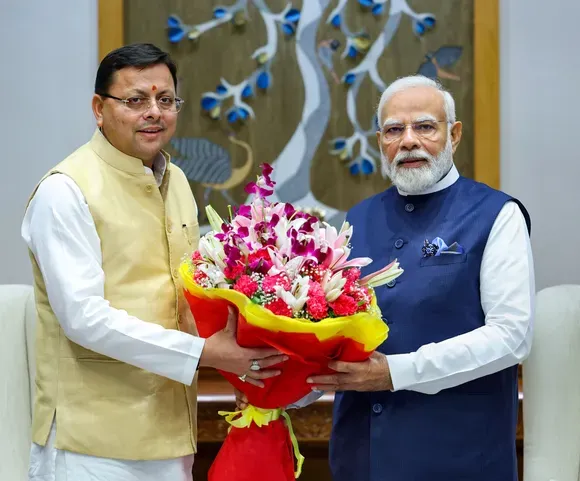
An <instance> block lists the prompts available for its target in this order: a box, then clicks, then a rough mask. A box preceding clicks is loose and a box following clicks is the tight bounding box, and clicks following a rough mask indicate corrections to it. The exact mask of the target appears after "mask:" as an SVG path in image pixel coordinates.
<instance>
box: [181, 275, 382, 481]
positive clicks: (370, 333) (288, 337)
mask: <svg viewBox="0 0 580 481" xmlns="http://www.w3.org/2000/svg"><path fill="white" fill-rule="evenodd" d="M182 278H183V280H184V284H185V289H184V293H185V297H186V299H187V301H188V303H189V306H190V309H191V312H192V314H193V316H194V318H195V320H196V325H197V328H198V331H199V335H200V336H201V337H204V338H207V337H209V336H211V335H212V334H214V333H215V332H217V331H220V330H222V329H223V328H224V327H225V325H226V322H227V317H228V305H232V306H235V308H236V309H237V311H238V327H237V342H238V344H239V345H240V346H243V347H249V348H256V347H273V348H275V349H278V350H279V351H280V352H282V353H284V354H287V355H288V356H289V358H290V359H289V360H288V361H286V362H283V363H281V364H280V365H278V366H276V368H277V369H280V370H281V371H282V374H280V375H279V376H276V377H274V378H270V379H266V380H264V384H265V387H263V388H259V387H256V386H253V385H252V384H249V383H247V382H244V381H241V380H240V379H239V378H238V377H237V376H236V375H235V374H232V373H227V372H221V371H220V373H221V374H222V375H223V376H224V377H225V378H226V379H227V380H228V381H229V382H230V383H231V384H232V385H233V386H235V387H236V388H237V389H239V390H240V391H242V392H243V393H245V394H246V396H247V398H248V401H249V404H250V405H251V406H250V411H251V412H246V413H244V412H241V413H236V414H235V415H234V413H229V420H228V421H229V422H230V424H232V425H233V427H232V428H231V429H230V431H229V434H228V436H227V437H226V439H225V441H224V444H223V446H222V448H221V450H220V452H219V453H218V456H217V458H216V459H215V461H214V464H213V465H212V468H211V470H210V473H209V478H208V479H209V481H257V480H258V481H260V480H263V481H266V480H267V481H291V480H293V479H295V477H297V476H298V475H299V472H300V468H301V461H300V458H301V456H300V455H299V453H298V452H297V445H296V440H295V437H294V436H293V433H292V429H291V424H290V423H289V418H288V415H287V414H286V413H285V411H284V410H283V408H284V407H285V406H288V405H289V404H292V403H295V402H297V401H298V400H300V399H302V398H303V397H304V396H306V395H307V394H309V393H311V392H312V389H311V385H310V384H308V383H307V382H306V379H307V378H308V377H309V376H311V375H317V374H327V373H330V372H332V371H331V370H330V369H329V368H328V363H329V361H331V360H341V361H364V360H365V359H367V358H368V357H369V356H370V354H371V353H372V352H373V351H374V349H376V347H378V346H379V345H380V344H381V343H382V342H383V341H384V340H385V339H386V337H387V333H388V328H387V326H386V324H385V323H384V322H383V321H382V319H381V316H380V311H379V310H378V308H377V307H376V301H375V299H374V298H373V310H372V312H369V313H358V314H355V315H353V316H348V317H337V318H329V319H325V320H322V321H319V322H313V321H310V320H307V319H293V318H288V317H285V316H278V315H275V314H273V313H272V312H270V311H269V310H267V309H265V308H263V307H262V306H259V305H257V304H254V303H252V302H251V301H250V300H249V299H248V298H247V297H246V296H244V295H243V294H241V293H240V292H237V291H234V290H231V289H203V288H201V287H200V286H198V285H197V284H195V282H194V281H193V280H192V279H191V274H190V273H188V272H187V268H186V267H182ZM254 408H261V409H259V410H258V411H259V412H257V413H256V412H254ZM280 408H281V409H280ZM268 410H272V412H269V411H268ZM220 414H228V413H220ZM268 417H269V419H270V421H269V422H267V424H266V422H264V421H263V419H262V418H268ZM236 418H239V419H237V421H236V420H235V419H236ZM242 418H243V419H242ZM226 419H227V418H226ZM261 420H262V422H264V424H262V426H261V427H260V426H259V424H260V421H261ZM232 421H233V422H232ZM252 421H253V422H252ZM236 423H237V425H238V426H239V427H236ZM246 426H247V427H246ZM294 456H296V457H297V458H298V459H299V462H298V469H297V472H296V469H295V465H294Z"/></svg>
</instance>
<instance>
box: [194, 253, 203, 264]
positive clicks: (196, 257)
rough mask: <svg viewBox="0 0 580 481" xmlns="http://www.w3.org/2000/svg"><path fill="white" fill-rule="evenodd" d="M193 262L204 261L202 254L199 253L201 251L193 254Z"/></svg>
mask: <svg viewBox="0 0 580 481" xmlns="http://www.w3.org/2000/svg"><path fill="white" fill-rule="evenodd" d="M191 260H192V261H193V262H196V261H202V260H203V257H201V254H200V253H199V251H195V252H194V253H193V254H192V256H191Z"/></svg>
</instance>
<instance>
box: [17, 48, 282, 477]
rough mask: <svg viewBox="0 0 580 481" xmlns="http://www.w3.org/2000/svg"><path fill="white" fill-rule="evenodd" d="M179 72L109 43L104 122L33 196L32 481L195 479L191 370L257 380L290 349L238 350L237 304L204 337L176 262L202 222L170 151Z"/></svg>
mask: <svg viewBox="0 0 580 481" xmlns="http://www.w3.org/2000/svg"><path fill="white" fill-rule="evenodd" d="M176 71H177V68H176V66H175V63H174V62H173V61H172V60H171V58H170V57H169V55H168V54H167V53H165V52H163V51H161V50H159V49H158V48H157V47H155V46H153V45H150V44H136V45H129V46H125V47H122V48H120V49H117V50H115V51H113V52H111V53H110V54H109V55H107V56H106V57H105V58H104V59H103V61H102V62H101V64H100V66H99V69H98V72H97V76H96V82H95V95H94V97H93V100H92V108H93V112H94V115H95V118H96V122H97V126H98V128H97V129H96V131H95V133H94V135H93V137H92V139H91V140H90V141H89V142H88V143H87V144H85V145H83V146H82V147H80V148H79V149H78V150H76V151H75V152H73V153H72V154H71V155H70V156H68V157H67V158H66V159H65V160H63V161H62V162H60V163H59V164H58V165H56V166H55V167H54V168H52V169H51V170H50V171H49V172H48V173H47V174H46V175H45V176H44V177H43V178H42V179H41V181H40V182H39V183H38V185H37V186H36V188H35V189H34V192H33V193H32V195H31V197H30V200H29V204H28V206H27V210H26V214H25V218H24V221H23V224H22V236H23V238H24V240H25V241H26V243H27V245H28V247H29V251H30V259H31V263H32V269H33V274H34V288H35V300H36V308H37V331H36V332H37V340H36V341H37V344H36V382H35V386H36V389H35V395H34V398H35V399H34V414H33V427H32V448H31V459H30V470H29V480H30V481H40V480H42V481H65V480H67V481H71V480H74V481H89V480H94V479H98V480H99V481H129V480H131V481H134V480H137V479H138V480H139V481H165V480H167V481H188V480H191V477H192V464H193V455H194V453H195V451H196V422H197V419H196V412H197V410H196V403H197V399H196V398H197V390H196V381H197V375H196V371H197V368H198V367H199V366H208V367H213V368H217V369H221V370H224V371H229V372H233V373H235V374H237V375H244V374H245V375H246V378H245V379H246V380H247V381H248V382H251V383H253V384H256V385H259V386H260V385H263V384H262V381H261V379H265V378H267V377H271V376H274V375H277V374H278V371H276V370H274V369H267V368H269V367H271V366H274V365H275V364H278V363H280V362H282V361H283V360H285V357H284V356H282V355H280V353H278V352H277V351H275V350H273V349H243V348H241V347H239V346H238V345H237V343H236V341H235V327H236V323H235V316H234V313H232V312H230V318H229V320H228V324H227V326H226V328H225V329H224V330H223V331H221V332H218V333H216V334H215V335H213V336H211V337H210V338H208V339H202V338H200V337H198V335H197V330H196V328H195V324H194V320H193V318H192V316H191V313H190V312H189V309H188V306H187V303H186V302H185V300H184V298H183V294H182V291H181V288H180V283H179V275H178V267H179V264H180V261H181V259H182V258H183V256H184V255H187V254H189V253H191V252H192V251H193V250H194V249H195V248H196V247H197V242H198V240H199V225H198V220H197V214H198V211H197V206H196V203H195V200H194V198H193V196H192V193H191V189H190V187H189V183H188V181H187V179H186V177H185V175H184V174H183V172H182V171H181V170H180V169H179V168H178V167H177V166H175V165H173V164H171V163H170V158H169V155H168V154H167V153H166V152H164V151H163V150H162V149H163V147H164V146H165V145H166V144H167V143H168V141H169V140H170V138H171V136H172V135H173V134H174V132H175V128H176V123H177V116H178V112H179V111H180V109H181V107H182V105H183V100H181V99H180V98H179V97H177V95H176V90H177V80H176V79H177V75H176ZM253 361H258V362H257V365H258V366H259V367H260V368H261V369H260V370H258V371H255V370H251V369H250V366H251V365H252V362H253ZM254 364H255V363H254Z"/></svg>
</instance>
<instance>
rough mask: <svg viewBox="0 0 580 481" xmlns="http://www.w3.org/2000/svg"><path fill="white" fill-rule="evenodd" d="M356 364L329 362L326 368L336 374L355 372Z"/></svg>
mask: <svg viewBox="0 0 580 481" xmlns="http://www.w3.org/2000/svg"><path fill="white" fill-rule="evenodd" d="M357 364H358V363H356V362H343V361H331V362H329V363H328V367H329V368H330V369H332V370H333V371H337V372H355V371H356V368H357Z"/></svg>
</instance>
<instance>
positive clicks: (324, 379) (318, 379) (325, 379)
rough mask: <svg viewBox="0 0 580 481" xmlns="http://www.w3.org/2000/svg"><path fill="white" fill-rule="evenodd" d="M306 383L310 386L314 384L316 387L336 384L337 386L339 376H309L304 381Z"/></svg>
mask: <svg viewBox="0 0 580 481" xmlns="http://www.w3.org/2000/svg"><path fill="white" fill-rule="evenodd" d="M306 382H307V383H310V384H316V385H318V386H319V385H321V384H332V385H334V386H336V385H337V384H339V376H338V375H336V374H329V375H325V376H311V377H309V378H308V379H307V380H306Z"/></svg>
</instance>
